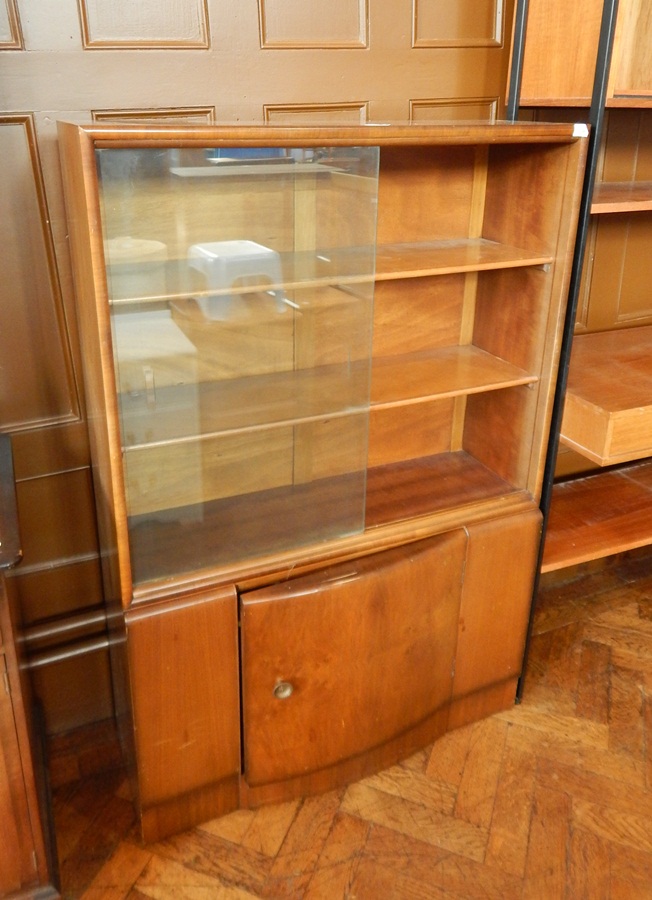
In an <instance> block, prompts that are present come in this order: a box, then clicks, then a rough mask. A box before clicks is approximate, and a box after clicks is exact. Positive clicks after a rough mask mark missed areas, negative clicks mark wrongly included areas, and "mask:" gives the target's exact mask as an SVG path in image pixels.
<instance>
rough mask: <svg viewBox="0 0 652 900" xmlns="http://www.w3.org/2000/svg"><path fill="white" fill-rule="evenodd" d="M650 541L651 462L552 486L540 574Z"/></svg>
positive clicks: (651, 524)
mask: <svg viewBox="0 0 652 900" xmlns="http://www.w3.org/2000/svg"><path fill="white" fill-rule="evenodd" d="M648 544H652V463H650V462H645V463H639V464H638V465H635V466H629V467H627V468H623V469H620V470H616V471H608V472H598V473H596V474H593V475H587V476H586V477H584V478H577V479H575V480H573V481H566V482H560V483H558V484H556V485H555V486H554V488H553V497H552V506H551V509H550V518H549V521H548V529H547V535H546V541H545V546H544V553H543V563H542V566H541V571H542V572H552V571H555V570H556V569H563V568H565V567H567V566H573V565H577V564H579V563H583V562H588V561H590V560H592V559H600V558H601V557H605V556H611V555H612V554H614V553H622V552H624V551H625V550H632V549H635V548H636V547H644V546H646V545H648Z"/></svg>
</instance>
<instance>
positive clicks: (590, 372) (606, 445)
mask: <svg viewBox="0 0 652 900" xmlns="http://www.w3.org/2000/svg"><path fill="white" fill-rule="evenodd" d="M650 347H652V326H643V327H640V328H626V329H625V328H623V329H620V330H618V331H607V332H598V333H595V334H580V335H577V336H576V337H575V339H574V341H573V350H572V355H571V361H570V369H569V375H568V388H567V391H566V402H565V406H564V416H563V420H562V425H561V440H562V441H563V443H565V444H566V445H567V446H569V447H572V448H573V449H574V450H577V452H578V453H582V454H583V455H584V456H586V457H587V458H588V459H590V460H592V461H593V462H596V463H598V465H601V466H606V465H612V464H615V463H620V462H627V461H631V460H635V459H642V458H643V457H647V456H650V455H652V353H650ZM605 362H606V363H607V365H605Z"/></svg>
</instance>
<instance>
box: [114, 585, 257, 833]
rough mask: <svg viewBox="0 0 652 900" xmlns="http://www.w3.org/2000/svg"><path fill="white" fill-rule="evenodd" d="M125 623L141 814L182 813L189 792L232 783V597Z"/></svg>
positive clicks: (235, 728) (235, 749) (236, 763)
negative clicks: (173, 804)
mask: <svg viewBox="0 0 652 900" xmlns="http://www.w3.org/2000/svg"><path fill="white" fill-rule="evenodd" d="M126 620H127V649H128V657H129V672H130V682H131V699H132V705H133V720H134V732H135V745H136V763H137V766H138V776H139V794H140V796H139V801H140V806H141V812H142V811H147V810H149V809H151V808H152V807H156V806H159V805H162V804H165V803H169V801H171V800H172V801H174V800H178V802H179V805H180V806H183V804H184V802H185V799H184V798H185V797H188V796H190V795H192V794H193V792H195V793H198V792H201V791H202V790H204V789H206V788H207V787H209V786H212V785H216V784H218V783H219V782H225V784H228V782H229V780H231V781H235V780H237V777H238V775H239V771H240V746H239V735H240V726H239V699H238V697H239V688H238V674H237V672H238V651H237V605H236V598H235V591H234V589H233V588H225V589H223V590H222V591H220V592H207V593H206V594H203V595H202V594H200V595H196V596H194V597H191V598H189V600H187V601H186V602H185V603H184V602H179V603H174V602H170V603H167V604H165V605H164V606H161V607H159V608H156V609H152V608H149V609H148V608H145V609H142V610H137V611H134V612H129V613H127V615H126ZM225 811H226V810H225V809H219V810H218V809H215V810H214V813H213V814H214V815H217V814H218V813H219V812H225ZM202 814H203V815H204V816H205V815H206V810H205V809H203V810H202Z"/></svg>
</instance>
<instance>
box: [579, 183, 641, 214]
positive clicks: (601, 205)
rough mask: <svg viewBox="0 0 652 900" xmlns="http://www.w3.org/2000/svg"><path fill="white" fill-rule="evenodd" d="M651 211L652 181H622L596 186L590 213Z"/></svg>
mask: <svg viewBox="0 0 652 900" xmlns="http://www.w3.org/2000/svg"><path fill="white" fill-rule="evenodd" d="M649 210H652V181H622V182H611V183H609V182H604V183H602V184H596V186H595V190H594V192H593V200H592V203H591V212H592V213H594V214H596V215H599V214H603V213H623V212H646V211H649Z"/></svg>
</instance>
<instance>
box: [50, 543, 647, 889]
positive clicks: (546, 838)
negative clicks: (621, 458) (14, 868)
mask: <svg viewBox="0 0 652 900" xmlns="http://www.w3.org/2000/svg"><path fill="white" fill-rule="evenodd" d="M54 810H55V820H56V829H57V836H58V844H59V857H60V869H61V881H62V892H63V895H64V897H68V898H75V900H76V898H83V900H96V898H97V900H99V898H103V900H104V898H107V900H111V898H115V900H136V898H159V900H163V898H180V900H184V898H189V900H203V898H206V900H209V898H210V900H214V898H216V900H221V898H224V900H227V898H228V900H246V898H271V900H282V898H291V900H300V898H301V900H303V898H305V900H339V898H342V900H344V898H348V900H385V898H387V900H403V898H405V900H412V898H414V900H416V898H423V900H438V898H464V900H475V898H483V900H492V898H496V900H512V898H514V900H516V898H519V900H557V898H559V900H562V898H568V900H580V898H582V900H583V898H586V900H601V898H609V900H638V898H641V900H644V898H645V900H650V898H652V558H638V559H634V560H630V561H626V562H623V563H622V564H621V565H620V566H619V567H616V568H611V569H608V570H605V571H604V572H596V573H593V574H585V575H581V574H580V575H578V577H577V578H576V579H575V580H573V581H570V582H567V583H565V584H550V585H548V586H546V587H544V588H543V589H542V591H541V593H540V597H539V601H538V604H537V610H536V614H535V620H534V629H533V636H532V640H531V643H530V651H529V655H528V660H527V668H526V678H525V681H524V693H523V698H522V702H521V703H520V704H519V705H517V706H515V707H514V708H513V709H510V710H509V711H507V712H505V713H502V714H499V715H496V716H494V717H492V718H490V719H487V720H485V721H483V722H479V723H477V724H474V725H471V726H468V727H466V728H463V729H460V730H458V731H455V732H452V733H451V734H449V735H447V736H445V737H444V738H442V739H441V740H439V741H437V742H436V743H435V744H434V745H433V746H432V747H430V748H428V749H427V750H426V751H422V752H420V753H418V754H416V755H415V756H413V757H411V758H410V759H408V760H406V761H405V762H404V763H402V764H401V765H398V766H395V767H394V768H392V769H389V770H387V771H385V772H382V773H380V774H378V775H375V776H373V777H371V778H367V779H365V780H363V781H360V782H357V783H355V784H352V785H350V786H349V787H347V788H345V789H342V790H341V791H337V792H332V793H329V794H327V795H325V796H321V797H313V798H309V799H306V800H303V801H297V802H293V803H286V804H282V805H279V806H272V807H267V808H263V809H260V810H257V811H249V810H244V811H239V812H236V813H233V814H232V815H230V816H226V817H224V818H222V819H219V820H215V821H213V822H208V823H206V824H205V825H203V826H201V827H199V828H195V829H193V830H192V831H190V832H187V833H185V834H182V835H179V836H177V837H175V838H172V839H169V840H167V841H163V842H161V843H159V844H155V845H150V846H147V847H143V846H142V845H141V844H140V842H139V840H138V836H137V832H136V828H135V823H134V817H133V812H132V807H131V804H130V802H129V797H128V793H127V789H126V785H125V782H124V779H123V777H122V774H121V773H120V772H119V771H117V772H114V773H111V774H108V775H107V774H105V775H103V776H101V777H96V778H91V779H81V780H77V781H74V782H70V783H68V784H65V785H63V786H62V787H60V788H57V789H56V790H55V794H54Z"/></svg>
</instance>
